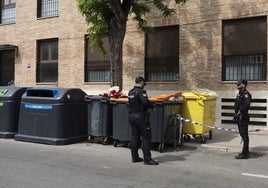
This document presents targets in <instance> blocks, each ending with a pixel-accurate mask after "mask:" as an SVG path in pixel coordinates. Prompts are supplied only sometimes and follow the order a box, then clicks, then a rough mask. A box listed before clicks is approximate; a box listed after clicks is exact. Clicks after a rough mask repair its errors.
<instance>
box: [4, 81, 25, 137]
mask: <svg viewBox="0 0 268 188" xmlns="http://www.w3.org/2000/svg"><path fill="white" fill-rule="evenodd" d="M26 89H27V88H25V87H13V86H7V87H0V137H1V138H14V135H15V134H16V133H17V132H18V122H19V113H20V102H21V97H22V95H23V94H24V93H25V91H26Z"/></svg>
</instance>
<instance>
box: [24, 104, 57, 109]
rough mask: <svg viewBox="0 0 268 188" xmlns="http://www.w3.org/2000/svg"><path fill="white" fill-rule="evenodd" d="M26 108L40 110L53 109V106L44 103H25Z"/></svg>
mask: <svg viewBox="0 0 268 188" xmlns="http://www.w3.org/2000/svg"><path fill="white" fill-rule="evenodd" d="M24 106H25V108H30V109H40V110H51V109H52V106H51V105H42V104H25V105H24Z"/></svg>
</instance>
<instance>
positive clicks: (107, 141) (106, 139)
mask: <svg viewBox="0 0 268 188" xmlns="http://www.w3.org/2000/svg"><path fill="white" fill-rule="evenodd" d="M101 143H102V144H103V145H107V144H109V138H108V137H103V138H101Z"/></svg>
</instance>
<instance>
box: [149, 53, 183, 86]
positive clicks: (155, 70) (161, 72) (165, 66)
mask: <svg viewBox="0 0 268 188" xmlns="http://www.w3.org/2000/svg"><path fill="white" fill-rule="evenodd" d="M145 62H146V65H145V70H148V71H147V72H146V78H147V80H148V81H150V82H157V81H158V82H159V81H163V82H164V81H165V82H169V81H177V80H179V73H178V72H179V70H178V67H177V63H176V62H178V57H162V58H146V60H145Z"/></svg>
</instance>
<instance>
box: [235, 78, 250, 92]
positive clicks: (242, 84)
mask: <svg viewBox="0 0 268 188" xmlns="http://www.w3.org/2000/svg"><path fill="white" fill-rule="evenodd" d="M247 85H248V81H247V80H244V79H241V80H238V82H237V89H239V90H242V89H244V88H246V87H247Z"/></svg>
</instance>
